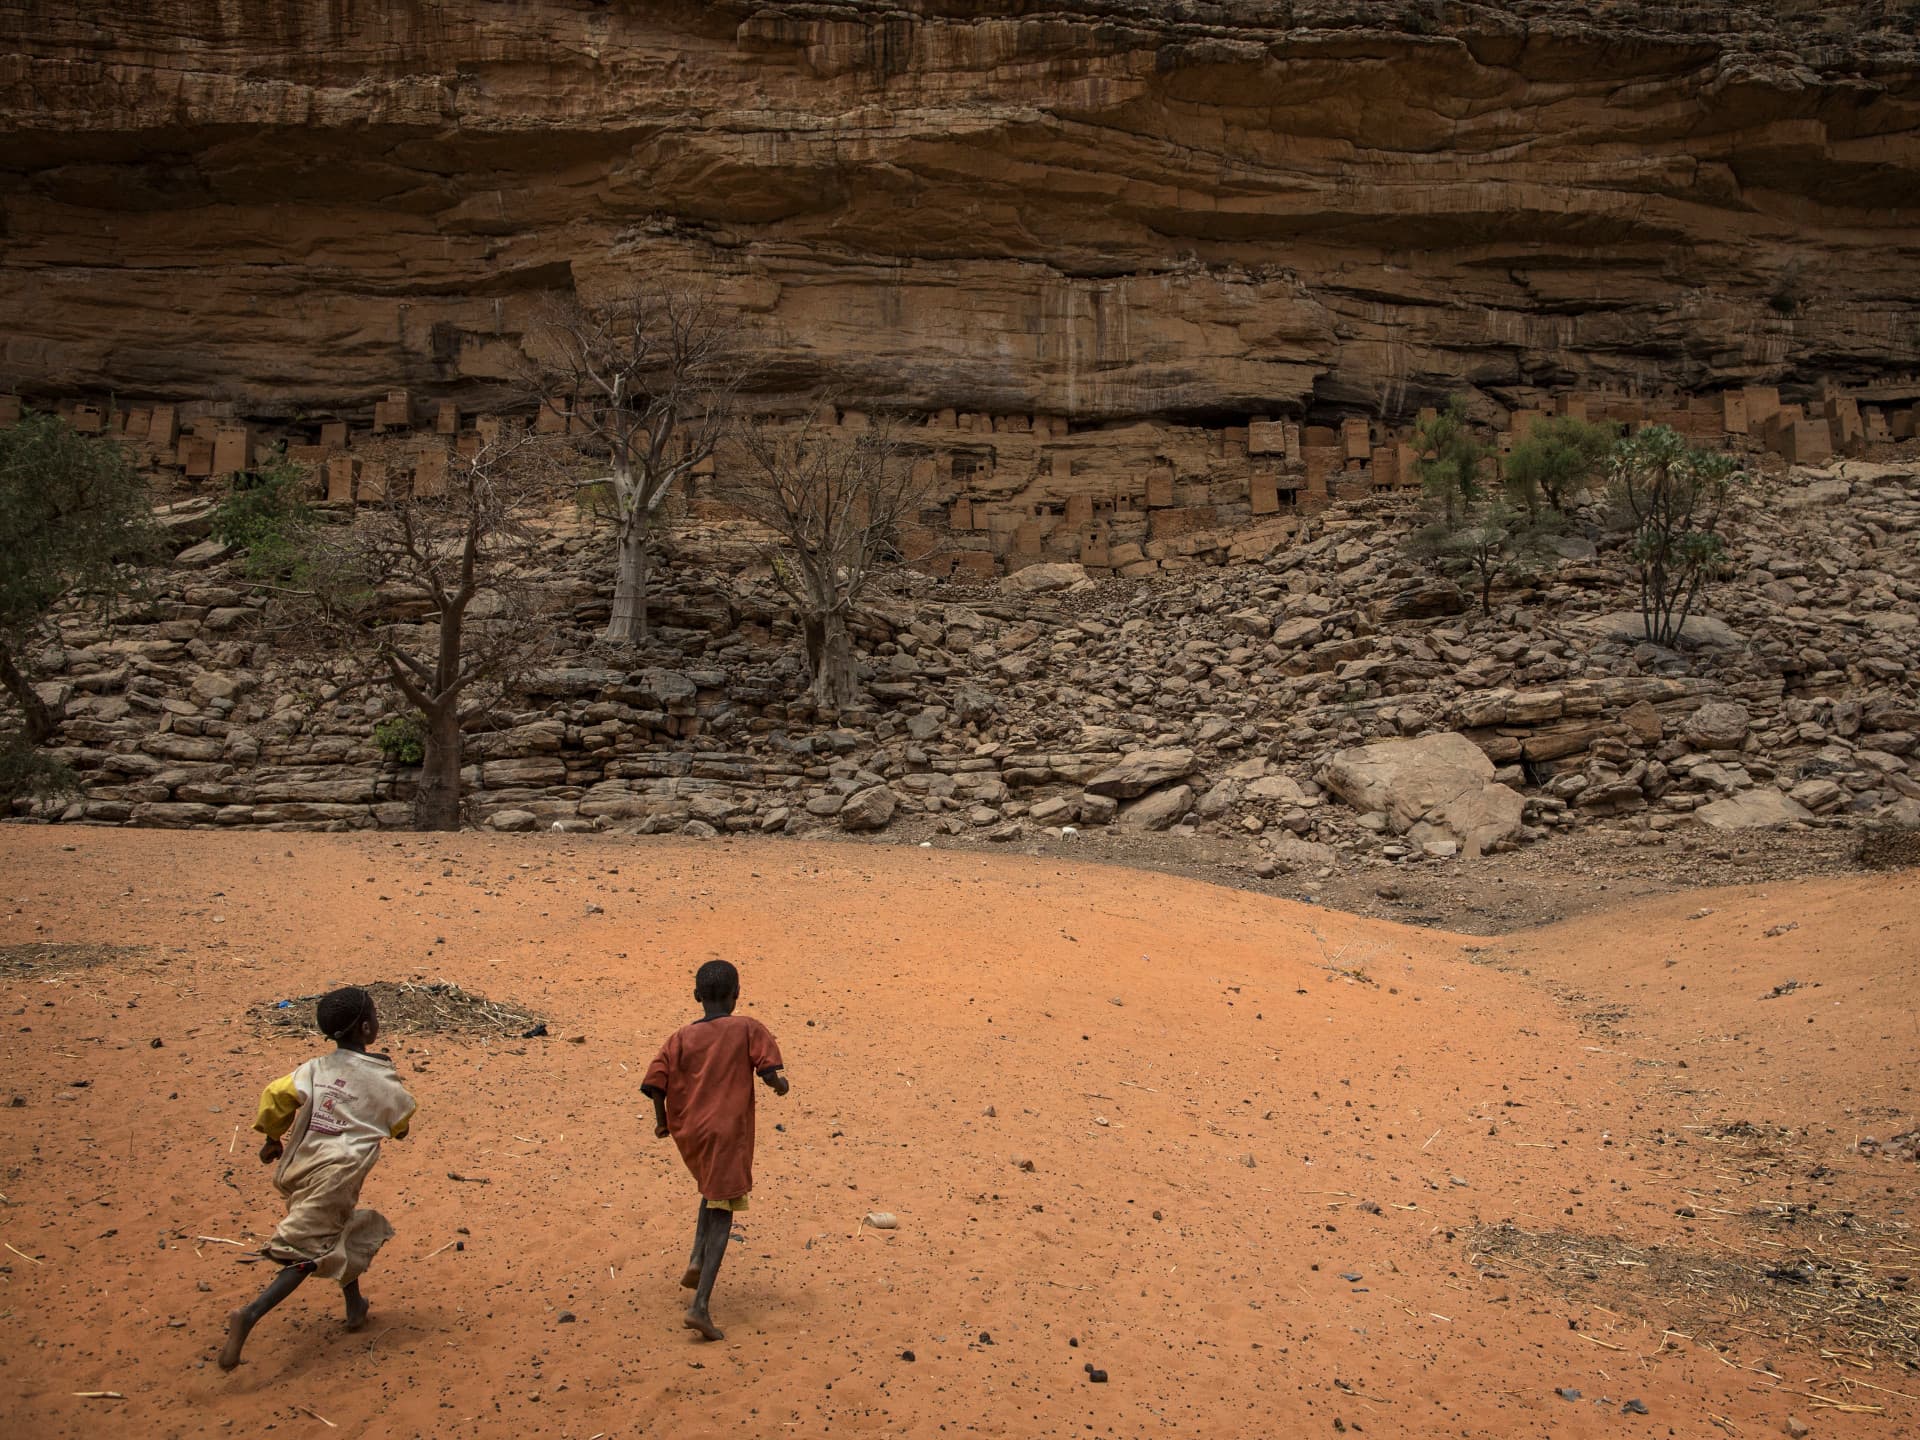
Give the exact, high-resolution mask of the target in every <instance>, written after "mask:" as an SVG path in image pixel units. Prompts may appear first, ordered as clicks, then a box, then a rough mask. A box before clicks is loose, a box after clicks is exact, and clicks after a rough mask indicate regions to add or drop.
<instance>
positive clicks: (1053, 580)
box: [1000, 561, 1091, 595]
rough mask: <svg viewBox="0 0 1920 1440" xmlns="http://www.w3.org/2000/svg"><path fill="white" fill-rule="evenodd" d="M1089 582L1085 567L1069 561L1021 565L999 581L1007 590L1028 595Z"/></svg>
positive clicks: (1068, 588)
mask: <svg viewBox="0 0 1920 1440" xmlns="http://www.w3.org/2000/svg"><path fill="white" fill-rule="evenodd" d="M1089 583H1091V582H1090V581H1089V580H1088V579H1087V567H1086V566H1084V565H1078V564H1075V563H1073V562H1071V561H1063V562H1060V563H1058V564H1047V565H1027V566H1023V567H1022V568H1021V569H1018V570H1016V571H1014V572H1013V574H1011V575H1009V576H1007V578H1006V579H1004V580H1002V581H1001V582H1000V584H1001V585H1002V586H1003V587H1004V588H1006V589H1008V590H1020V591H1024V592H1025V593H1027V594H1029V595H1038V594H1041V593H1043V592H1045V591H1048V590H1071V589H1073V588H1074V587H1075V586H1078V585H1086V584H1089Z"/></svg>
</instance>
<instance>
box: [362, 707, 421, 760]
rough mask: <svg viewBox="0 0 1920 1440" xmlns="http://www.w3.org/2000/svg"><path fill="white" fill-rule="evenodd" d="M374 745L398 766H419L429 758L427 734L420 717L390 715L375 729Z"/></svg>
mask: <svg viewBox="0 0 1920 1440" xmlns="http://www.w3.org/2000/svg"><path fill="white" fill-rule="evenodd" d="M373 743H374V744H375V745H378V746H379V747H380V753H381V754H382V755H384V756H386V757H387V759H389V760H391V761H392V762H393V763H394V764H396V765H418V764H419V763H420V762H421V761H422V760H424V759H426V758H427V732H426V727H424V726H423V725H421V723H420V717H419V716H418V715H411V714H409V715H389V716H387V718H386V719H384V720H382V721H381V722H380V723H379V724H378V725H375V726H374V727H373Z"/></svg>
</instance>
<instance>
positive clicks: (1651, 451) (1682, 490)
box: [1613, 425, 1746, 645]
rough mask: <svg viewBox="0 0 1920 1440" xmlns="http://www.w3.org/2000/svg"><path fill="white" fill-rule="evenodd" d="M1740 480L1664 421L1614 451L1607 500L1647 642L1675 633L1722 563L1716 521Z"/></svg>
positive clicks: (1669, 640)
mask: <svg viewBox="0 0 1920 1440" xmlns="http://www.w3.org/2000/svg"><path fill="white" fill-rule="evenodd" d="M1745 480H1746V476H1745V474H1744V473H1743V472H1742V471H1741V469H1740V466H1739V462H1738V461H1736V460H1735V459H1734V457H1733V456H1731V455H1726V454H1722V453H1720V452H1718V451H1713V450H1703V449H1700V448H1699V447H1697V446H1694V445H1689V444H1688V443H1687V441H1686V440H1685V439H1684V438H1683V437H1682V436H1681V435H1680V434H1678V433H1677V432H1676V431H1674V430H1672V429H1669V428H1668V427H1667V426H1665V425H1649V426H1648V427H1647V428H1646V429H1644V430H1642V431H1640V432H1639V433H1638V434H1637V435H1633V436H1630V437H1629V438H1627V439H1625V440H1622V441H1621V442H1620V443H1619V444H1618V445H1617V446H1616V447H1615V448H1614V452H1613V484H1614V497H1615V504H1616V506H1617V507H1618V511H1619V514H1620V516H1621V518H1622V519H1623V520H1624V521H1625V523H1626V525H1627V526H1628V528H1630V529H1631V530H1632V532H1633V543H1632V546H1631V549H1630V551H1629V553H1630V554H1631V556H1632V558H1633V563H1634V566H1635V568H1636V569H1638V570H1639V572H1640V613H1641V617H1642V619H1643V620H1644V621H1645V625H1646V635H1647V639H1649V640H1651V641H1652V642H1653V643H1654V644H1656V645H1672V644H1673V643H1674V642H1675V641H1676V640H1677V639H1678V638H1679V636H1680V634H1681V632H1682V631H1683V630H1684V629H1685V628H1686V624H1687V617H1688V616H1689V615H1690V614H1691V613H1692V612H1693V606H1694V602H1695V601H1696V600H1697V599H1698V598H1699V597H1700V593H1701V591H1702V590H1703V589H1704V588H1705V586H1706V584H1707V582H1708V581H1709V580H1710V579H1712V578H1714V577H1715V576H1716V575H1718V574H1719V573H1720V571H1721V569H1722V568H1723V566H1724V565H1725V562H1726V554H1727V546H1726V541H1725V539H1724V538H1722V536H1721V534H1720V522H1721V520H1722V519H1723V518H1724V517H1725V515H1726V512H1727V508H1728V506H1729V505H1730V504H1731V503H1732V500H1733V497H1734V495H1735V494H1736V493H1737V491H1738V490H1739V488H1740V487H1741V486H1742V485H1743V484H1744V483H1745Z"/></svg>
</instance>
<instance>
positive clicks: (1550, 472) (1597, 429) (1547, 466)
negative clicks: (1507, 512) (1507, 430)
mask: <svg viewBox="0 0 1920 1440" xmlns="http://www.w3.org/2000/svg"><path fill="white" fill-rule="evenodd" d="M1619 438H1620V437H1619V432H1618V431H1617V430H1615V429H1614V427H1613V426H1611V425H1596V424H1590V423H1589V422H1587V421H1585V420H1575V419H1572V418H1570V417H1567V416H1557V417H1555V418H1554V419H1551V420H1541V421H1538V422H1536V423H1535V424H1534V426H1533V427H1532V428H1531V429H1530V430H1528V431H1527V434H1526V438H1525V439H1523V440H1521V441H1520V442H1519V443H1518V444H1516V445H1515V446H1514V447H1513V450H1512V452H1511V453H1510V454H1509V455H1508V456H1507V459H1506V464H1505V466H1504V467H1503V470H1502V474H1503V477H1504V479H1505V480H1506V485H1507V493H1508V494H1509V495H1511V496H1512V497H1513V499H1514V500H1515V502H1516V503H1518V504H1521V505H1524V506H1525V507H1526V508H1527V510H1528V511H1529V513H1531V512H1533V511H1537V510H1538V509H1539V508H1540V505H1541V503H1542V502H1543V501H1544V502H1545V503H1546V504H1547V505H1548V506H1550V507H1552V508H1553V509H1555V510H1564V509H1565V508H1566V505H1567V501H1568V500H1569V499H1570V498H1571V497H1572V496H1573V495H1575V494H1576V493H1578V492H1579V490H1580V489H1581V488H1582V487H1583V486H1584V485H1585V484H1586V483H1587V482H1588V481H1589V480H1591V479H1592V478H1593V477H1594V476H1595V475H1597V474H1599V473H1600V471H1601V469H1602V468H1603V467H1604V466H1605V464H1606V462H1607V457H1608V456H1610V455H1611V454H1612V453H1613V447H1614V444H1615V442H1616V441H1618V439H1619Z"/></svg>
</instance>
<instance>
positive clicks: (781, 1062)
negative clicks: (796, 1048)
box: [747, 1020, 789, 1095]
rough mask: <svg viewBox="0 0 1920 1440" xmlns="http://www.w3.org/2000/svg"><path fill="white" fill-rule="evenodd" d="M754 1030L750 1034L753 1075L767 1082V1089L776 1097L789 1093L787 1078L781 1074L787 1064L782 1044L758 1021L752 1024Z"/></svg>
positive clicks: (748, 1054)
mask: <svg viewBox="0 0 1920 1440" xmlns="http://www.w3.org/2000/svg"><path fill="white" fill-rule="evenodd" d="M750 1023H751V1024H752V1026H753V1029H752V1030H751V1031H750V1032H749V1035H750V1037H751V1038H750V1048H749V1049H748V1051H747V1056H748V1059H749V1060H751V1061H752V1063H753V1073H754V1074H756V1075H758V1076H759V1077H760V1078H761V1079H762V1080H764V1081H766V1082H767V1087H768V1088H769V1089H770V1090H772V1091H773V1093H774V1094H776V1095H784V1094H786V1093H787V1090H788V1089H789V1086H788V1085H787V1077H786V1076H785V1075H784V1074H782V1073H781V1072H782V1071H783V1070H785V1069H786V1066H787V1062H786V1060H785V1059H784V1058H783V1057H782V1056H781V1054H780V1042H779V1041H778V1040H776V1039H774V1038H773V1032H772V1031H771V1030H769V1029H767V1027H766V1026H764V1025H762V1024H761V1023H760V1022H759V1021H758V1020H754V1021H751V1022H750Z"/></svg>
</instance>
